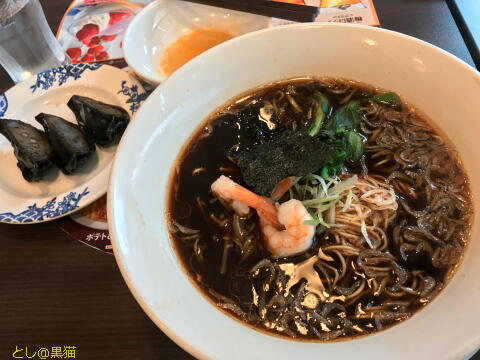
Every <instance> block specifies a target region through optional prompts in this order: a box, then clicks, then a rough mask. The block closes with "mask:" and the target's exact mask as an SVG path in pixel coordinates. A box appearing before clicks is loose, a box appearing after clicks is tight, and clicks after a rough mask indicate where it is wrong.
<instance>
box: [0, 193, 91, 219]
mask: <svg viewBox="0 0 480 360" xmlns="http://www.w3.org/2000/svg"><path fill="white" fill-rule="evenodd" d="M89 193H90V191H89V190H88V187H86V188H85V190H83V192H81V193H80V194H77V193H76V192H71V193H69V194H67V195H65V196H64V198H63V199H62V201H60V202H57V198H56V197H54V198H53V199H52V200H50V201H48V202H47V203H46V204H45V205H44V206H42V207H38V206H37V204H33V205H30V206H28V208H27V210H24V211H22V212H21V213H18V214H13V213H11V212H7V213H3V214H0V221H2V222H9V223H31V222H35V221H42V220H45V219H52V218H55V217H58V216H61V215H64V214H67V213H69V212H72V211H73V210H76V209H78V207H79V205H78V204H79V202H80V200H82V199H83V198H84V197H85V196H86V195H87V194H89Z"/></svg>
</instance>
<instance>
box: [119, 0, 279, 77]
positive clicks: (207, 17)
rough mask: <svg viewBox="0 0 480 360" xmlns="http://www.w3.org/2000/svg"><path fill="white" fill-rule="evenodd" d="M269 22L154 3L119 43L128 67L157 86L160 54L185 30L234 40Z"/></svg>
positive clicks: (164, 0) (162, 0)
mask: <svg viewBox="0 0 480 360" xmlns="http://www.w3.org/2000/svg"><path fill="white" fill-rule="evenodd" d="M270 23H271V18H268V17H265V16H258V15H252V14H247V13H243V12H238V11H232V10H226V9H221V8H217V7H213V6H207V5H199V4H194V3H189V2H186V1H179V0H157V1H155V2H153V3H152V4H150V5H148V6H147V7H146V8H145V9H143V10H142V11H141V12H140V13H139V14H138V15H137V16H136V17H135V18H134V19H133V20H132V22H131V23H130V25H129V26H128V29H127V31H126V33H125V38H124V40H123V52H124V54H125V60H126V62H127V63H128V65H129V66H130V67H131V68H132V69H133V71H135V72H136V73H137V74H138V75H140V77H142V78H143V79H144V80H146V81H148V82H150V83H151V84H154V85H158V84H160V83H161V82H163V81H164V80H165V79H166V77H167V76H166V75H165V74H163V73H162V72H161V70H160V69H159V64H160V60H161V56H162V53H163V50H164V49H165V47H166V46H168V45H169V44H171V43H172V42H174V41H175V40H177V39H178V38H179V37H180V36H181V35H182V34H184V33H186V32H187V31H189V30H194V29H199V28H207V27H214V28H215V29H219V30H223V31H226V32H228V33H230V34H232V35H234V36H239V35H242V34H245V33H248V32H252V31H255V30H259V29H263V28H266V27H269V26H270Z"/></svg>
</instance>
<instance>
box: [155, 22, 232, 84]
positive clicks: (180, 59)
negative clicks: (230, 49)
mask: <svg viewBox="0 0 480 360" xmlns="http://www.w3.org/2000/svg"><path fill="white" fill-rule="evenodd" d="M234 37H235V36H233V35H232V34H229V33H227V32H225V31H223V30H216V29H211V28H207V29H199V30H195V31H191V32H188V33H186V34H184V35H182V36H180V37H179V38H178V39H177V40H176V41H175V42H173V43H171V44H170V45H168V46H167V47H166V48H165V50H164V51H163V54H162V59H161V61H160V69H159V70H160V71H161V72H162V73H163V74H164V75H166V76H168V75H170V74H172V73H173V72H174V71H175V70H177V69H178V68H179V67H181V66H182V65H183V64H185V63H186V62H188V61H189V60H191V59H193V58H194V57H195V56H197V55H200V54H201V53H202V52H204V51H206V50H208V49H210V48H212V47H214V46H216V45H218V44H221V43H222V42H224V41H227V40H230V39H232V38H234Z"/></svg>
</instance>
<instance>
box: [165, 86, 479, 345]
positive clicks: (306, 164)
mask: <svg viewBox="0 0 480 360" xmlns="http://www.w3.org/2000/svg"><path fill="white" fill-rule="evenodd" d="M170 186H171V188H170V193H169V197H170V198H169V214H168V219H167V221H168V223H169V226H170V233H171V237H172V240H173V242H174V246H175V249H176V250H177V252H178V256H179V258H180V260H181V261H182V263H183V265H184V266H185V268H186V269H187V270H188V272H189V274H190V276H191V278H192V281H194V282H195V283H196V284H197V285H198V287H199V288H200V289H201V290H202V291H203V292H204V294H205V295H207V296H208V297H210V298H211V299H212V300H213V302H214V303H215V304H216V306H218V307H219V308H221V309H223V310H225V311H227V312H228V313H230V314H231V315H233V316H234V317H236V318H238V319H239V320H240V321H243V322H245V323H248V324H249V325H252V326H255V327H257V328H258V329H262V330H266V331H269V332H271V333H274V334H279V335H283V336H286V337H291V338H297V339H317V340H323V341H326V340H335V339H342V338H347V337H348V338H350V337H353V336H361V335H365V334H369V333H373V332H376V331H379V330H382V329H385V328H388V327H390V326H392V325H394V324H396V323H398V322H401V321H403V320H406V319H408V318H409V317H410V316H412V315H413V314H414V313H415V312H416V311H418V310H419V309H420V308H422V307H423V306H425V305H426V304H428V303H429V302H430V301H431V300H432V299H433V298H434V297H435V296H436V295H437V294H438V292H439V291H441V290H442V289H443V288H444V286H445V283H446V282H447V281H448V279H449V278H450V276H451V275H452V273H453V271H454V270H455V269H456V267H457V266H458V264H459V262H460V260H461V258H462V255H463V252H464V249H465V247H466V243H467V241H468V236H469V231H470V219H471V214H472V203H471V197H470V192H469V187H468V179H467V176H466V174H465V172H464V170H463V168H462V166H461V163H460V160H459V159H458V157H457V155H456V153H455V151H454V149H452V148H451V147H450V146H447V144H446V141H445V140H444V139H442V137H441V136H439V134H438V133H436V132H435V131H434V129H433V128H432V127H431V126H430V125H429V124H428V123H427V122H426V121H425V119H424V118H422V116H421V115H420V114H419V112H418V111H416V110H415V109H414V108H412V107H410V106H408V105H406V104H405V103H403V102H402V100H401V99H400V98H399V97H398V96H397V95H396V94H395V93H392V92H385V91H378V90H377V89H375V88H373V87H370V86H366V85H362V84H359V83H356V82H353V81H346V80H340V79H330V78H327V79H314V78H302V79H293V80H286V81H282V82H278V83H275V84H271V85H268V86H264V87H261V88H258V89H255V90H252V91H250V92H249V93H247V94H244V95H242V96H241V97H239V98H237V99H235V100H233V101H231V102H229V103H228V104H226V105H225V106H224V107H222V108H221V109H219V110H217V111H216V112H215V113H213V114H212V115H211V116H210V117H209V118H208V119H207V120H206V122H205V123H204V124H203V125H202V127H201V128H200V129H199V130H198V131H197V132H196V133H195V134H194V136H193V137H192V138H191V139H190V140H189V142H188V144H187V145H186V146H185V148H184V150H183V151H182V153H181V154H180V155H179V158H178V160H177V165H176V167H175V169H174V173H173V175H172V180H171V185H170Z"/></svg>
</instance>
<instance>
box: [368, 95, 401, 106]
mask: <svg viewBox="0 0 480 360" xmlns="http://www.w3.org/2000/svg"><path fill="white" fill-rule="evenodd" d="M371 99H372V100H373V101H375V102H378V103H382V104H387V105H397V104H400V102H401V100H400V96H398V95H397V94H395V93H394V92H387V93H385V94H380V95H375V96H372V98H371Z"/></svg>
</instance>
